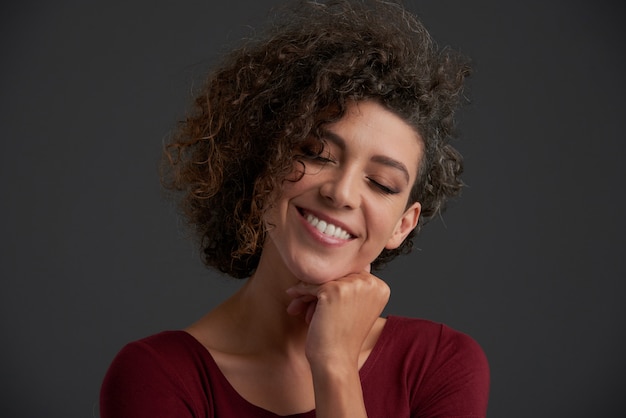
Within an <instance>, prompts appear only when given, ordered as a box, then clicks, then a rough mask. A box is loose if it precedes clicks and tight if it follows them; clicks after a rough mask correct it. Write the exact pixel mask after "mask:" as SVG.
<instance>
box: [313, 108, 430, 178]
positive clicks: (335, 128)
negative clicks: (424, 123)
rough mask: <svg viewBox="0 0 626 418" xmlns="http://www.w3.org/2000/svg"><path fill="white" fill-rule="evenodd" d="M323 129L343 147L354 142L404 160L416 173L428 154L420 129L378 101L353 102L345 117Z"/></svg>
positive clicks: (334, 141) (364, 148)
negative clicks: (425, 153)
mask: <svg viewBox="0 0 626 418" xmlns="http://www.w3.org/2000/svg"><path fill="white" fill-rule="evenodd" d="M322 132H326V133H327V135H326V140H329V141H330V142H333V143H336V144H337V145H338V146H340V147H346V146H348V145H354V146H355V147H358V148H361V149H362V150H363V151H370V152H372V153H375V154H379V155H382V156H387V157H391V158H394V159H397V160H399V161H402V162H403V163H405V164H407V166H408V167H409V168H410V169H411V171H412V172H413V173H416V172H417V169H418V165H419V162H420V161H421V160H422V156H423V154H424V141H423V140H422V137H421V135H420V134H419V133H418V132H417V131H416V129H415V128H414V127H413V126H412V125H410V124H409V123H408V122H406V121H405V120H404V119H403V118H402V117H400V116H398V115H397V114H396V113H394V112H392V111H390V110H388V109H387V108H385V107H383V106H382V105H380V104H379V103H377V102H374V101H361V102H352V103H350V104H349V105H348V107H347V109H346V112H345V114H344V115H343V116H342V118H341V119H339V120H338V121H336V122H333V123H329V124H327V125H325V126H324V127H323V128H322Z"/></svg>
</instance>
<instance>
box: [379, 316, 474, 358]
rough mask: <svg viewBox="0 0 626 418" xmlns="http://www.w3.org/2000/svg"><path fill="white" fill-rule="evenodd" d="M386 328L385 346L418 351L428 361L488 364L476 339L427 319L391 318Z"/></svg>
mask: <svg viewBox="0 0 626 418" xmlns="http://www.w3.org/2000/svg"><path fill="white" fill-rule="evenodd" d="M386 328H387V330H386V332H385V334H386V335H385V339H388V341H387V342H386V344H391V345H393V346H397V347H404V349H406V350H411V351H415V350H417V351H420V352H423V353H424V355H426V356H428V357H431V356H436V357H440V358H447V357H459V356H460V357H462V358H468V360H480V361H481V362H482V361H485V362H486V356H485V353H484V351H483V349H482V347H481V346H480V345H479V344H478V342H477V341H476V340H475V339H474V338H472V337H471V336H469V335H468V334H466V333H463V332H461V331H458V330H456V329H453V328H451V327H449V326H448V325H445V324H442V323H439V322H434V321H430V320H426V319H417V318H407V317H402V316H389V317H388V319H387V324H386Z"/></svg>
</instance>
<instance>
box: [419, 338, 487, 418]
mask: <svg viewBox="0 0 626 418" xmlns="http://www.w3.org/2000/svg"><path fill="white" fill-rule="evenodd" d="M489 384H490V372H489V364H488V362H487V358H486V356H485V354H484V352H483V350H482V348H481V347H480V346H479V345H478V343H477V342H476V341H475V340H474V339H472V338H471V337H470V336H468V335H466V334H463V333H461V332H458V331H455V330H453V329H451V328H448V327H446V326H442V327H441V333H440V336H439V343H438V348H437V352H436V354H435V356H434V358H433V361H432V363H431V364H429V366H428V369H427V370H426V373H425V375H424V379H423V382H422V385H421V387H420V393H419V395H417V394H416V396H418V397H419V398H420V404H421V407H420V409H419V414H417V411H414V413H415V416H420V417H455V418H456V417H460V418H484V417H485V416H486V414H487V402H488V398H489Z"/></svg>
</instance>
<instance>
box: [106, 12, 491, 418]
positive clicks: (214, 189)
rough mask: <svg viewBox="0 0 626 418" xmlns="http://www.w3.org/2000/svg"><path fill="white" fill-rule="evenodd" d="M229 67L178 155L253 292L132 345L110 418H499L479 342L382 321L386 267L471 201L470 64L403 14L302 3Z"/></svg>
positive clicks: (443, 330) (226, 263) (188, 212)
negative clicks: (464, 145) (460, 111)
mask: <svg viewBox="0 0 626 418" xmlns="http://www.w3.org/2000/svg"><path fill="white" fill-rule="evenodd" d="M283 12H284V13H283V14H281V15H279V17H280V18H279V19H278V20H277V22H276V23H275V24H274V26H272V28H271V29H270V30H269V31H268V32H267V33H266V36H265V37H263V38H261V39H258V40H255V41H250V42H248V43H246V44H245V45H243V46H241V47H240V48H239V49H237V50H235V51H233V52H232V53H231V54H230V55H228V56H227V57H225V59H224V60H223V62H222V63H221V64H220V65H219V66H217V67H216V68H215V69H214V70H213V71H212V72H211V73H210V74H209V76H208V79H207V82H206V84H205V86H204V88H203V91H202V92H201V94H199V95H198V97H197V99H196V101H195V111H194V112H193V113H192V114H190V116H189V117H188V118H187V119H186V120H185V121H184V122H183V123H181V126H180V129H179V130H178V132H177V134H176V135H175V136H174V138H173V139H172V141H171V143H169V144H168V146H167V148H166V153H165V155H166V156H167V159H166V163H167V164H166V166H167V171H166V176H165V183H166V184H167V186H168V187H170V188H171V189H173V190H176V191H178V192H179V193H178V194H177V196H178V198H179V201H180V204H181V208H182V210H183V213H184V214H185V216H186V218H187V220H188V221H189V224H190V225H191V226H192V227H193V228H194V229H195V231H196V232H197V234H198V237H199V242H200V244H201V246H202V250H203V254H204V261H205V263H206V264H207V265H208V266H210V267H212V268H216V269H218V270H219V271H221V272H224V273H227V274H229V275H231V276H233V277H235V278H241V279H245V280H246V282H245V284H244V285H243V286H242V287H241V288H240V290H238V291H237V292H236V293H235V294H233V295H232V296H231V297H230V298H228V299H227V300H226V301H224V302H223V303H222V304H221V305H219V306H218V307H216V308H215V309H214V310H212V311H211V312H209V313H208V314H207V315H206V316H205V317H203V318H201V319H200V320H198V321H197V322H196V323H194V324H192V325H190V326H189V327H188V328H186V329H185V330H177V331H164V332H162V333H159V334H157V335H153V336H150V337H147V338H144V339H142V340H139V341H136V342H133V343H130V344H128V345H127V346H126V347H124V348H123V349H122V350H121V352H120V353H119V354H118V355H117V357H116V358H115V360H114V361H113V363H112V364H111V366H110V368H109V371H108V373H107V375H106V377H105V380H104V382H103V386H102V392H101V416H102V417H103V418H109V417H151V418H154V417H220V418H226V417H237V418H240V417H277V416H293V417H333V418H338V417H350V418H360V417H370V418H372V417H393V418H397V417H484V416H485V414H486V408H487V398H488V388H489V371H488V365H487V361H486V359H485V356H484V353H483V351H482V350H481V349H480V347H479V346H478V345H477V343H476V342H475V341H474V340H473V339H472V338H470V337H468V336H467V335H465V334H462V333H460V332H458V331H455V330H453V329H451V328H449V327H447V326H445V325H442V324H437V323H434V322H430V321H426V320H420V319H410V318H404V317H398V316H388V317H386V318H382V317H381V316H380V315H381V313H382V311H383V309H384V307H385V305H386V304H387V301H388V299H389V294H390V291H389V287H388V286H387V285H386V284H385V283H384V282H383V281H382V280H380V279H379V278H377V277H376V276H375V275H374V274H372V273H371V272H372V271H375V270H376V269H378V268H380V267H382V266H383V265H384V264H386V263H387V262H389V261H391V260H392V259H393V258H394V257H396V256H397V255H399V254H401V253H405V252H408V250H410V248H411V244H412V237H413V236H414V234H415V233H416V231H417V230H418V229H419V228H420V227H421V226H422V225H423V224H424V223H425V222H427V221H428V220H429V219H430V218H432V217H433V216H435V215H436V214H438V213H439V212H440V211H441V210H443V209H444V207H445V202H446V200H447V199H449V198H450V197H451V196H455V195H456V194H457V193H458V192H459V190H460V188H461V186H462V182H461V180H460V174H461V171H462V162H461V157H460V155H459V154H458V153H457V152H456V151H455V150H454V149H453V148H452V147H451V146H450V144H449V143H448V142H449V139H450V137H451V136H452V134H453V128H454V119H453V115H454V110H455V108H456V106H457V105H458V102H459V97H460V94H461V90H462V86H463V81H464V78H465V77H466V76H467V74H468V73H469V69H468V66H467V64H466V62H465V61H464V60H463V59H461V57H459V56H458V55H456V54H454V53H452V52H451V51H450V50H447V49H444V50H439V49H438V48H437V47H436V45H435V44H434V42H433V41H432V40H431V38H430V37H429V35H428V33H427V31H426V30H425V29H424V27H423V26H422V25H421V24H420V23H419V22H418V21H417V20H416V18H415V17H413V16H411V15H410V14H409V13H408V12H407V11H406V10H404V9H403V8H402V7H401V6H400V5H398V4H395V3H390V2H383V1H359V0H355V1H329V2H296V3H292V7H291V8H289V9H285V10H283Z"/></svg>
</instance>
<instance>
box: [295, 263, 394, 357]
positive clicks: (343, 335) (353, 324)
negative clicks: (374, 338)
mask: <svg viewBox="0 0 626 418" xmlns="http://www.w3.org/2000/svg"><path fill="white" fill-rule="evenodd" d="M287 293H288V294H289V296H291V297H292V298H293V299H292V301H291V303H290V304H289V305H288V307H287V312H288V313H289V314H291V315H300V314H303V313H304V316H305V320H306V322H307V323H308V324H309V330H308V334H307V341H306V355H307V358H308V360H309V363H311V366H312V367H314V366H316V365H317V366H323V367H332V366H333V365H344V366H345V365H347V364H348V365H350V366H352V365H354V366H357V365H358V358H359V354H360V352H361V347H362V345H363V342H364V341H365V338H366V337H367V336H368V334H369V332H370V330H371V328H372V326H373V325H374V322H376V319H377V318H378V317H379V316H380V314H381V313H382V311H383V309H384V307H385V305H387V302H388V301H389V295H390V290H389V286H387V284H386V283H385V282H384V281H382V280H381V279H379V278H378V277H376V276H374V275H372V274H370V273H369V267H368V268H367V269H366V270H364V271H362V272H360V273H354V274H349V275H347V276H345V277H342V278H340V279H337V280H332V281H329V282H327V283H324V284H321V285H310V284H306V283H302V282H301V283H299V284H297V285H296V286H294V287H291V288H290V289H288V290H287Z"/></svg>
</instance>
